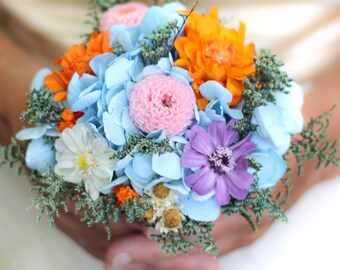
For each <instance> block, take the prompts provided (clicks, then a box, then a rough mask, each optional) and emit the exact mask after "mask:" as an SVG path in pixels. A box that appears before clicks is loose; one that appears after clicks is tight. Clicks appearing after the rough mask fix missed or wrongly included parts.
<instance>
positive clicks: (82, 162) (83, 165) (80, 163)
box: [78, 155, 88, 170]
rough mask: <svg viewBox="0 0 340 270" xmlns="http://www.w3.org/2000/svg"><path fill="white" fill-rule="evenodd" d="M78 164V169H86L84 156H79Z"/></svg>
mask: <svg viewBox="0 0 340 270" xmlns="http://www.w3.org/2000/svg"><path fill="white" fill-rule="evenodd" d="M78 164H79V168H80V169H82V170H86V169H87V168H88V164H87V162H86V156H85V155H80V156H79V158H78Z"/></svg>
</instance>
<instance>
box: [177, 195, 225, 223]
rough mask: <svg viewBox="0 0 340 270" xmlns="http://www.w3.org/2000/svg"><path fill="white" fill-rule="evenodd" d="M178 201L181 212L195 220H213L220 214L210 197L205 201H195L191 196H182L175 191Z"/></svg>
mask: <svg viewBox="0 0 340 270" xmlns="http://www.w3.org/2000/svg"><path fill="white" fill-rule="evenodd" d="M176 195H177V196H178V197H179V203H180V204H181V205H183V208H182V209H181V212H182V213H183V214H184V215H186V216H188V217H189V218H191V219H193V220H197V221H205V222H209V221H215V220H217V219H218V217H219V216H220V207H219V206H218V205H217V204H216V202H215V199H214V198H213V197H212V198H210V199H208V200H205V201H196V200H194V199H193V198H192V197H191V196H183V195H181V194H180V193H178V192H177V193H176Z"/></svg>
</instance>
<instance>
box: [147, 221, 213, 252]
mask: <svg viewBox="0 0 340 270" xmlns="http://www.w3.org/2000/svg"><path fill="white" fill-rule="evenodd" d="M182 226H183V227H182V228H181V229H180V230H179V232H178V233H175V232H173V231H170V232H169V233H167V234H153V235H151V236H150V237H151V238H152V239H154V240H155V241H157V242H158V243H161V244H162V249H163V250H164V251H165V253H166V254H173V255H179V254H188V249H190V248H193V247H194V244H196V245H201V246H202V251H204V252H207V253H208V254H211V255H213V256H214V257H215V258H216V257H217V253H218V249H217V247H216V245H215V243H214V236H213V235H212V234H211V232H212V230H213V228H214V224H213V223H211V222H199V221H194V220H189V219H187V220H186V221H183V223H182ZM189 237H190V238H195V241H194V242H191V241H190V240H189Z"/></svg>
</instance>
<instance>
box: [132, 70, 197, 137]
mask: <svg viewBox="0 0 340 270" xmlns="http://www.w3.org/2000/svg"><path fill="white" fill-rule="evenodd" d="M129 100H130V115H131V118H132V120H133V121H134V123H135V124H136V126H137V127H138V128H139V129H141V130H142V131H144V132H146V133H150V132H153V131H157V130H160V129H163V130H164V131H165V134H166V135H168V136H175V135H178V134H180V133H181V132H183V131H184V130H185V129H186V128H187V127H188V126H189V125H190V124H191V121H192V119H193V117H194V104H195V96H194V94H193V91H192V89H191V88H190V87H189V86H188V85H186V84H185V83H184V82H182V81H180V80H178V79H175V78H172V77H168V76H165V75H153V76H150V77H147V78H146V79H144V80H142V81H140V82H138V83H137V84H136V85H135V87H134V89H133V91H132V93H131V94H130V97H129Z"/></svg>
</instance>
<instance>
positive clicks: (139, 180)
mask: <svg viewBox="0 0 340 270" xmlns="http://www.w3.org/2000/svg"><path fill="white" fill-rule="evenodd" d="M124 172H125V174H126V175H127V177H129V179H130V180H131V182H132V183H134V184H135V183H136V184H137V185H139V186H142V187H143V188H144V187H145V186H146V185H147V184H148V183H149V181H150V180H151V179H150V178H144V177H141V176H140V175H138V174H137V173H136V172H135V171H134V169H133V167H132V164H131V163H129V164H128V165H127V166H126V167H125V169H124Z"/></svg>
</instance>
